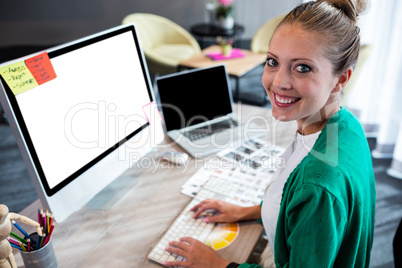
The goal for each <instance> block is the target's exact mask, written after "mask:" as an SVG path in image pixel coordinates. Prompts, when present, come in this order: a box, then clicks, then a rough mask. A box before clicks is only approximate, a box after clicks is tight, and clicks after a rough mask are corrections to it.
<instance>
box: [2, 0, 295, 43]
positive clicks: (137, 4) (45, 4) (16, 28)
mask: <svg viewBox="0 0 402 268" xmlns="http://www.w3.org/2000/svg"><path fill="white" fill-rule="evenodd" d="M235 1H236V2H235V3H236V11H235V12H236V13H235V20H236V22H237V23H240V24H243V25H244V26H245V29H246V31H245V33H244V35H243V36H242V38H243V39H251V37H252V36H253V34H254V32H255V31H256V30H257V29H258V27H259V26H261V25H262V24H263V23H264V22H265V21H267V20H269V19H270V18H272V17H274V16H277V15H280V14H282V13H285V12H288V11H289V10H291V9H292V8H293V7H294V6H296V5H297V4H299V3H301V2H302V1H301V0H286V1H282V0H235ZM206 2H207V0H39V1H35V0H19V1H12V0H1V1H0V47H4V46H10V45H53V44H59V43H63V42H67V41H71V40H74V39H76V38H80V37H83V36H86V35H89V34H93V33H96V32H98V31H101V30H104V29H107V28H111V27H113V26H116V25H119V24H121V21H122V19H123V18H124V16H126V15H127V14H130V13H134V12H147V13H154V14H158V15H161V16H164V17H167V18H169V19H171V20H173V21H174V22H176V23H178V24H179V25H181V26H182V27H184V28H185V29H187V30H189V28H190V26H191V25H193V24H195V23H200V22H206V21H207V13H206V10H205V3H206Z"/></svg>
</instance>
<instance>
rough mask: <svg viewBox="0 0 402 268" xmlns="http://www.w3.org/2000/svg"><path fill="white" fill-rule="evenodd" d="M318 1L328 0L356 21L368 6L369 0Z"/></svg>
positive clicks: (318, 0)
mask: <svg viewBox="0 0 402 268" xmlns="http://www.w3.org/2000/svg"><path fill="white" fill-rule="evenodd" d="M317 2H326V3H328V4H329V5H332V6H334V7H336V8H338V9H340V10H342V11H343V12H344V13H345V15H346V16H348V17H349V18H350V19H351V20H353V21H356V22H357V19H358V17H359V14H361V13H362V12H363V11H364V10H365V9H366V6H367V0H321V1H320V0H317Z"/></svg>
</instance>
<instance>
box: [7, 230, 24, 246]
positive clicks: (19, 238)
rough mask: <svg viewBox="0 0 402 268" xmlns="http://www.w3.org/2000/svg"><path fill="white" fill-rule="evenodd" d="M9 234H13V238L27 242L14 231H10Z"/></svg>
mask: <svg viewBox="0 0 402 268" xmlns="http://www.w3.org/2000/svg"><path fill="white" fill-rule="evenodd" d="M10 235H12V236H14V237H15V238H17V239H18V240H19V241H21V242H23V243H25V244H26V243H27V241H26V240H25V239H24V238H21V237H20V236H19V235H17V234H15V233H14V232H10Z"/></svg>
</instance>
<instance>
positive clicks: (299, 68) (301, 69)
mask: <svg viewBox="0 0 402 268" xmlns="http://www.w3.org/2000/svg"><path fill="white" fill-rule="evenodd" d="M296 71H298V72H299V73H307V72H310V71H311V68H310V67H309V66H307V65H304V64H300V65H297V66H296Z"/></svg>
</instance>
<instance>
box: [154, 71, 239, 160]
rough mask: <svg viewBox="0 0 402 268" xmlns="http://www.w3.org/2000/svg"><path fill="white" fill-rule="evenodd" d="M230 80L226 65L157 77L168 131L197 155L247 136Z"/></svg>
mask: <svg viewBox="0 0 402 268" xmlns="http://www.w3.org/2000/svg"><path fill="white" fill-rule="evenodd" d="M229 82H230V81H229V76H228V74H227V72H226V69H225V65H216V66H212V67H208V68H200V69H191V70H187V71H183V72H178V73H174V74H169V75H164V76H159V77H156V78H155V86H156V88H157V91H158V93H157V95H159V98H157V99H158V107H159V108H160V109H159V110H160V111H161V113H162V115H163V118H164V123H165V129H166V133H167V135H168V136H169V137H170V138H171V139H172V140H173V141H175V142H176V143H177V144H179V145H180V146H181V147H182V148H183V149H185V150H186V151H187V152H188V153H189V154H190V155H191V156H192V157H194V158H202V157H205V156H208V155H211V154H214V153H216V152H218V151H221V150H223V149H225V148H228V147H229V146H230V145H233V144H236V143H238V142H241V140H242V139H244V137H243V136H244V135H243V133H242V122H240V121H239V120H241V118H239V119H238V118H236V115H235V114H234V112H233V107H232V106H233V105H232V104H233V98H232V91H231V89H230V83H229Z"/></svg>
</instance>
